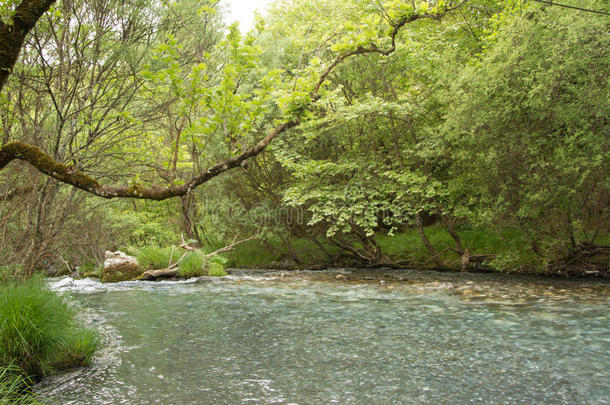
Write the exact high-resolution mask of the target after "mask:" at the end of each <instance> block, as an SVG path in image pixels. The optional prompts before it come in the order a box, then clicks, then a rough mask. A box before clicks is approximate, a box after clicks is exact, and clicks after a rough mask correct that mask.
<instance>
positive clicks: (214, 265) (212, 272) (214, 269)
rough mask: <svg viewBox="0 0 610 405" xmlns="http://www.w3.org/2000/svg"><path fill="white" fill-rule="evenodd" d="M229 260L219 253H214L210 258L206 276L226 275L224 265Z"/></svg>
mask: <svg viewBox="0 0 610 405" xmlns="http://www.w3.org/2000/svg"><path fill="white" fill-rule="evenodd" d="M228 261H229V260H228V259H227V258H226V257H224V256H221V255H214V256H212V257H211V258H210V265H209V267H208V276H211V277H223V276H226V275H227V272H226V271H225V265H226V264H227V262H228Z"/></svg>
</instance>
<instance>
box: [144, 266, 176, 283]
mask: <svg viewBox="0 0 610 405" xmlns="http://www.w3.org/2000/svg"><path fill="white" fill-rule="evenodd" d="M177 275H178V266H170V267H168V268H166V269H158V270H148V271H145V272H144V273H142V275H141V276H140V277H139V279H140V280H158V279H160V278H174V277H176V276H177Z"/></svg>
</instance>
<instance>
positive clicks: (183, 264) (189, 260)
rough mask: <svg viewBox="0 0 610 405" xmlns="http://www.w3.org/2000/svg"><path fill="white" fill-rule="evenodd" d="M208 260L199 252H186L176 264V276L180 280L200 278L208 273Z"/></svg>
mask: <svg viewBox="0 0 610 405" xmlns="http://www.w3.org/2000/svg"><path fill="white" fill-rule="evenodd" d="M208 266H209V263H208V259H207V257H205V255H204V254H203V253H201V252H199V251H193V252H188V253H187V254H186V255H184V257H183V258H182V260H180V263H179V264H178V276H180V277H182V278H191V277H201V276H205V275H206V274H207V273H208Z"/></svg>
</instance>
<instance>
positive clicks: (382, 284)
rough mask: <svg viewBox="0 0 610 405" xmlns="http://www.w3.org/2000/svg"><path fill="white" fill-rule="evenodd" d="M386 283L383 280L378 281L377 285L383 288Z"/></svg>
mask: <svg viewBox="0 0 610 405" xmlns="http://www.w3.org/2000/svg"><path fill="white" fill-rule="evenodd" d="M387 283H388V282H387V281H385V280H381V281H379V285H381V286H384V285H386V284H387Z"/></svg>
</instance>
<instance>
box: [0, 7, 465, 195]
mask: <svg viewBox="0 0 610 405" xmlns="http://www.w3.org/2000/svg"><path fill="white" fill-rule="evenodd" d="M464 1H465V0H462V2H461V3H459V5H461V4H462V3H464ZM54 2H55V0H23V1H22V3H21V4H20V5H19V6H18V7H17V10H16V13H15V16H14V17H13V19H12V21H13V24H10V25H7V24H4V23H2V22H0V90H1V89H2V87H3V86H4V83H5V82H6V79H7V78H8V76H9V74H10V72H11V70H12V68H13V66H14V64H15V61H16V60H17V58H18V56H19V51H20V49H21V46H22V45H23V40H24V38H25V36H26V35H27V33H28V32H29V31H30V30H31V29H32V28H33V27H34V25H35V23H36V21H37V20H38V19H39V18H40V16H41V15H42V14H44V12H46V10H48V9H49V7H50V6H51V5H52V4H53V3H54ZM447 11H449V9H445V10H443V11H442V12H439V13H437V14H413V15H409V16H406V17H404V18H403V19H401V20H400V21H398V22H396V23H393V24H392V32H391V34H390V37H391V40H392V43H391V46H390V47H389V48H387V49H381V48H378V47H377V46H376V45H371V46H370V47H359V48H357V49H355V50H352V51H349V52H346V53H344V54H342V55H339V56H338V57H337V58H336V59H335V60H334V61H333V62H332V63H331V64H330V65H329V66H328V67H327V68H326V69H325V70H324V71H323V72H322V73H321V74H320V77H319V79H318V81H317V82H316V85H315V86H314V88H313V90H312V92H311V93H310V94H311V100H312V102H315V101H316V100H318V99H319V98H320V95H319V91H320V88H321V86H322V84H323V83H324V82H325V81H326V79H327V78H328V75H329V74H330V73H331V72H332V71H333V69H334V68H335V67H337V66H338V65H339V64H341V63H342V62H343V61H344V60H346V59H348V58H350V57H351V56H355V55H361V54H367V53H379V54H381V55H384V56H387V55H389V54H391V53H393V52H394V51H395V50H396V37H397V35H398V32H399V31H400V29H401V28H402V27H404V26H405V25H406V24H407V23H410V22H413V21H416V20H419V19H424V18H428V19H436V20H438V19H440V18H441V17H442V16H443V15H444V14H445V13H446V12H447ZM299 123H300V122H299V121H298V120H291V121H287V122H284V123H283V124H280V125H278V126H276V127H275V128H274V129H273V130H272V131H271V132H270V133H269V134H268V135H267V136H266V137H265V138H264V139H262V140H261V141H260V142H258V143H257V144H256V145H254V146H253V147H251V148H250V149H248V150H246V151H245V152H243V153H241V154H240V155H238V156H234V157H231V158H229V159H226V160H224V161H222V162H220V163H218V164H216V165H214V166H212V167H210V168H208V169H207V170H206V171H204V172H202V173H200V174H199V175H197V176H195V177H193V178H191V180H189V181H188V182H186V183H185V184H183V185H180V186H162V185H153V186H149V187H145V186H141V185H139V184H134V185H131V186H110V185H103V184H100V183H99V182H98V180H96V179H94V178H92V177H90V176H89V175H87V174H85V173H83V172H82V171H80V170H78V168H76V167H75V166H71V165H66V164H63V163H60V162H57V161H55V160H54V159H53V158H52V157H51V156H50V155H48V154H47V153H45V152H44V151H43V150H41V149H39V148H37V147H35V146H33V145H29V144H27V143H23V142H11V143H8V144H6V145H3V146H2V147H0V170H2V169H4V168H5V167H6V166H7V165H8V164H9V163H10V162H12V161H13V160H16V159H17V160H22V161H25V162H28V163H29V164H31V165H32V166H33V167H34V168H36V169H37V170H38V171H39V172H41V173H43V174H45V175H47V176H49V177H52V178H54V179H56V180H58V181H60V182H63V183H66V184H70V185H72V186H74V187H76V188H78V189H80V190H83V191H86V192H88V193H91V194H94V195H96V196H99V197H103V198H136V199H146V200H157V201H160V200H165V199H168V198H172V197H180V196H184V195H186V194H188V193H189V192H190V191H191V190H193V189H195V188H196V187H198V186H200V185H201V184H203V183H205V182H207V181H209V180H210V179H212V178H214V177H216V176H218V175H220V174H222V173H224V172H226V171H228V170H231V169H233V168H236V167H239V166H240V165H241V164H242V162H244V161H245V160H247V159H249V158H251V157H254V156H256V155H258V154H259V153H261V152H262V151H263V150H264V149H265V148H266V147H267V145H268V144H269V143H270V142H271V141H272V140H273V139H274V138H275V137H276V136H278V135H280V134H281V133H283V132H285V131H287V130H289V129H290V128H293V127H295V126H297V125H299Z"/></svg>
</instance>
